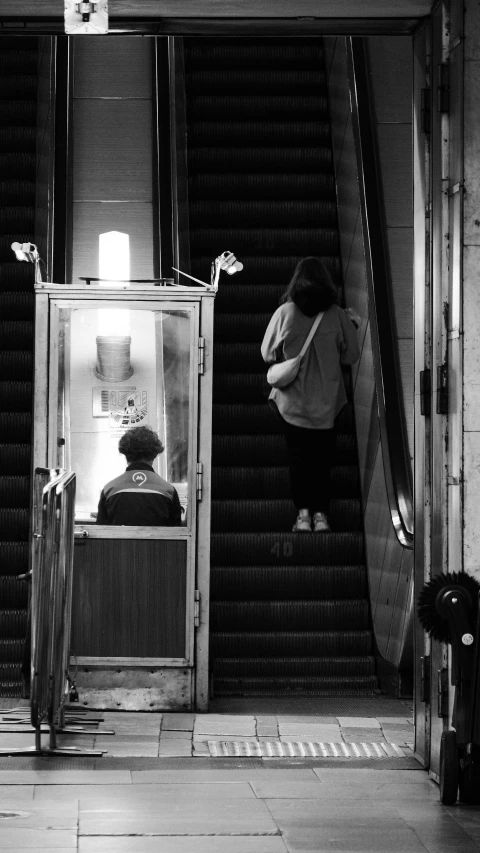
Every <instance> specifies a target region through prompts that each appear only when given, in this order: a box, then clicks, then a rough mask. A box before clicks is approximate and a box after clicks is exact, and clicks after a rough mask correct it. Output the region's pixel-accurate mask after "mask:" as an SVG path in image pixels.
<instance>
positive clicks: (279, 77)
mask: <svg viewBox="0 0 480 853" xmlns="http://www.w3.org/2000/svg"><path fill="white" fill-rule="evenodd" d="M186 86H187V91H188V93H189V98H190V97H195V96H198V95H202V94H203V95H217V94H218V95H225V94H229V93H231V94H232V97H235V96H238V95H249V94H250V95H256V96H258V92H259V91H260V90H261V92H262V94H261V97H262V98H263V97H265V95H271V96H272V97H274V96H275V95H276V96H278V95H284V96H285V97H288V96H289V95H295V94H297V93H298V92H299V91H300V90H301V92H302V96H304V97H305V95H307V94H308V95H311V96H312V97H315V96H317V97H318V95H317V93H318V92H319V91H320V90H321V89H322V88H324V87H325V74H324V73H323V71H320V70H319V69H316V70H315V71H313V70H312V69H308V70H307V71H302V70H299V69H292V70H290V69H284V68H281V67H278V66H277V67H276V68H275V67H273V66H271V67H270V68H268V69H266V68H263V69H261V70H260V69H258V70H257V69H256V68H254V69H249V68H240V69H238V70H236V69H233V68H232V69H230V71H229V72H228V74H219V73H218V69H217V68H212V69H211V70H210V69H209V70H202V71H201V70H199V69H195V70H194V71H192V72H190V73H187V77H186Z"/></svg>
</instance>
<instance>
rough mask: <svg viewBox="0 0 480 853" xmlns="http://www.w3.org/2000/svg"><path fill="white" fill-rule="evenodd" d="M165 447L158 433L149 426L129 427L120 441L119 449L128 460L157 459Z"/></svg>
mask: <svg viewBox="0 0 480 853" xmlns="http://www.w3.org/2000/svg"><path fill="white" fill-rule="evenodd" d="M163 449H164V448H163V444H162V442H161V441H160V439H159V437H158V435H157V433H156V432H154V431H153V429H151V428H150V427H148V426H140V427H134V428H133V429H129V430H128V432H126V433H124V434H123V435H122V437H121V439H120V441H119V442H118V450H119V452H120V453H123V455H124V456H125V457H126V459H127V462H139V461H140V460H141V459H155V457H156V456H158V454H159V453H163Z"/></svg>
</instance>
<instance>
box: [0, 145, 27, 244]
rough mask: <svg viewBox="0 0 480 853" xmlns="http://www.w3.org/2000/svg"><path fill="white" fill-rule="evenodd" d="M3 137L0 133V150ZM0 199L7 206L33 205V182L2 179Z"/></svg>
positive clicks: (0, 182) (3, 146)
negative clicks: (30, 203)
mask: <svg viewBox="0 0 480 853" xmlns="http://www.w3.org/2000/svg"><path fill="white" fill-rule="evenodd" d="M3 136H4V135H3V134H2V133H1V132H0V150H2V148H5V140H4V138H3ZM20 150H21V149H20ZM0 198H1V199H2V201H4V203H5V204H8V205H19V206H25V205H27V204H28V203H29V201H33V203H35V184H34V183H33V181H19V180H12V181H9V180H8V178H4V179H3V180H1V181H0ZM16 242H20V241H16Z"/></svg>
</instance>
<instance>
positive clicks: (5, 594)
mask: <svg viewBox="0 0 480 853" xmlns="http://www.w3.org/2000/svg"><path fill="white" fill-rule="evenodd" d="M0 601H1V602H2V610H3V609H4V608H5V609H8V610H20V609H21V608H24V607H25V608H26V607H28V587H27V584H26V583H25V582H24V581H19V580H17V578H15V577H0ZM0 612H1V611H0ZM0 660H1V658H0Z"/></svg>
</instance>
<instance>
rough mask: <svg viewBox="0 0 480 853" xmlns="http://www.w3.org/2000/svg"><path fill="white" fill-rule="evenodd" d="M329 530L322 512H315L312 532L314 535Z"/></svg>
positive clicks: (326, 519)
mask: <svg viewBox="0 0 480 853" xmlns="http://www.w3.org/2000/svg"><path fill="white" fill-rule="evenodd" d="M328 530H330V525H329V523H328V518H327V516H326V515H325V513H324V512H316V513H315V515H314V516H313V531H314V533H326V532H327V531H328Z"/></svg>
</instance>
